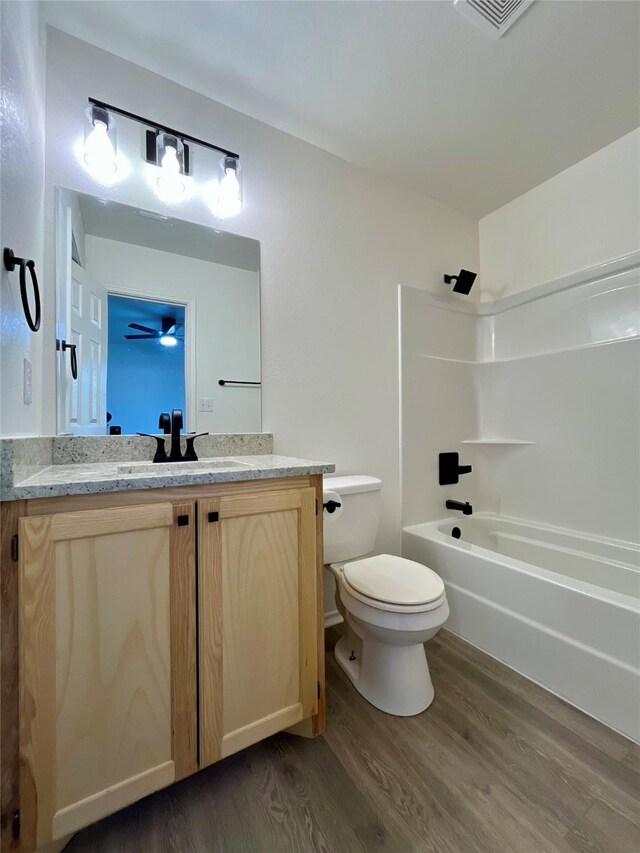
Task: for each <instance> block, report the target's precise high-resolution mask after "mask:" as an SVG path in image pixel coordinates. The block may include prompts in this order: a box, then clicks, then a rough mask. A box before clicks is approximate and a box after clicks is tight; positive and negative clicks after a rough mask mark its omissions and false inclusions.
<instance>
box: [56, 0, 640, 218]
mask: <svg viewBox="0 0 640 853" xmlns="http://www.w3.org/2000/svg"><path fill="white" fill-rule="evenodd" d="M42 11H43V15H44V17H45V20H46V21H47V22H48V23H50V24H52V25H53V26H56V27H58V28H60V29H62V30H65V31H66V32H68V33H70V34H71V35H74V36H77V37H78V38H81V39H84V40H85V41H88V42H90V43H92V44H95V45H97V46H99V47H102V48H104V49H105V50H108V51H111V52H112V53H115V54H117V55H119V56H121V57H123V58H125V59H128V60H131V61H132V62H136V63H138V64H139V65H142V66H144V67H146V68H148V69H150V70H152V71H155V72H157V73H158V74H162V75H164V76H165V77H169V78H171V79H172V80H175V81H176V82H178V83H181V84H183V85H185V86H188V87H189V88H191V89H194V90H196V91H198V92H201V93H202V94H204V95H207V96H208V97H210V98H212V99H214V100H216V101H219V102H221V103H223V104H226V105H228V106H230V107H233V108H234V109H237V110H240V111H241V112H243V113H246V114H247V115H250V116H253V117H254V118H256V119H259V120H261V121H263V122H266V123H268V124H270V125H272V126H274V127H277V128H279V129H280V130H283V131H286V132H288V133H290V134H293V135H294V136H297V137H299V138H301V139H304V140H306V141H308V142H311V143H313V144H315V145H317V146H319V147H321V148H324V149H326V150H327V151H331V152H332V153H334V154H337V155H338V156H340V157H343V158H345V159H346V160H349V161H351V162H353V163H357V164H359V165H362V166H364V167H366V168H369V169H372V170H374V171H376V172H377V173H383V174H385V175H388V176H392V177H393V178H394V179H396V180H397V181H398V182H399V183H400V184H401V185H407V186H410V187H413V188H415V189H418V190H420V191H423V192H425V193H427V194H428V195H431V196H433V197H434V198H437V199H439V200H441V201H443V202H445V203H447V204H450V205H453V206H454V207H457V208H458V209H460V210H463V211H466V212H467V213H469V214H471V215H473V216H482V215H484V214H486V213H488V212H490V211H491V210H494V209H495V208H497V207H499V206H501V205H502V204H505V203H506V202H507V201H510V200H511V199H513V198H515V197H516V196H518V195H520V194H522V193H523V192H525V191H527V190H529V189H531V188H532V187H534V186H536V185H537V184H539V183H541V182H542V181H544V180H546V179H547V178H550V177H551V176H553V175H555V174H557V173H558V172H560V171H562V170H563V169H566V168H567V167H568V166H570V165H572V164H573V163H576V162H577V161H578V160H581V159H583V158H584V157H586V156H588V155H589V154H591V153H593V152H594V151H596V150H598V149H599V148H601V147H603V146H604V145H606V144H608V143H609V142H612V141H613V140H615V139H617V138H619V137H620V136H622V135H624V134H625V133H627V132H629V131H630V130H632V129H633V128H635V127H637V126H638V125H639V124H640V3H638V2H625V1H624V0H622V2H620V0H582V2H566V0H538V2H536V3H533V4H532V5H531V7H530V8H529V9H528V10H527V11H526V12H525V13H524V15H523V16H522V17H521V18H520V19H519V20H518V21H517V22H516V23H515V25H514V26H513V28H512V29H510V30H509V32H508V33H507V34H506V35H505V36H504V37H503V38H501V39H499V40H497V41H494V40H492V39H490V38H487V37H486V36H484V35H483V34H482V33H481V32H479V31H478V30H476V29H475V28H474V27H473V26H472V25H471V24H470V23H469V22H468V21H466V20H465V19H464V18H463V17H462V16H461V15H460V14H458V13H457V12H456V11H455V10H454V7H453V0H428V2H403V0H394V2H367V0H365V1H364V2H339V0H338V2H187V1H186V0H185V2H172V0H166V2H137V0H125V2H120V0H104V2H99V3H96V2H84V0H75V2H66V0H65V2H58V0H48V2H45V3H43V4H42Z"/></svg>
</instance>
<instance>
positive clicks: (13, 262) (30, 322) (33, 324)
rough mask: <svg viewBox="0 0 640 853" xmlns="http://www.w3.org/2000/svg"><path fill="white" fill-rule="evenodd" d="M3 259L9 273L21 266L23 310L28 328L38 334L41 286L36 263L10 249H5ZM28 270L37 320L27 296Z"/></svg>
mask: <svg viewBox="0 0 640 853" xmlns="http://www.w3.org/2000/svg"><path fill="white" fill-rule="evenodd" d="M3 258H4V267H5V269H6V270H8V271H9V272H13V271H14V269H15V268H16V266H17V265H18V264H19V265H20V299H21V300H22V310H23V311H24V317H25V320H26V321H27V326H29V328H30V329H31V331H32V332H37V331H38V329H39V328H40V286H39V285H38V276H37V275H36V264H35V261H32V260H30V259H29V258H17V257H16V256H15V255H14V253H13V249H8V248H5V250H4V253H3ZM27 269H28V270H29V275H30V276H31V286H32V288H33V301H34V303H35V314H36V316H35V318H34V317H33V315H32V314H31V306H30V305H29V296H28V294H27Z"/></svg>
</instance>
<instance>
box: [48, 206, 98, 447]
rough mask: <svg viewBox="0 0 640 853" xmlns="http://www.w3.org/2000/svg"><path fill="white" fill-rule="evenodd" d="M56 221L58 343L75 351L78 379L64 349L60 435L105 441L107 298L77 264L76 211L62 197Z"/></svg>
mask: <svg viewBox="0 0 640 853" xmlns="http://www.w3.org/2000/svg"><path fill="white" fill-rule="evenodd" d="M57 201H58V207H57V215H56V337H57V339H58V341H59V342H62V341H65V342H66V343H67V344H72V345H75V347H76V349H75V353H76V358H77V364H78V376H77V379H74V378H73V376H72V370H71V354H72V351H71V350H69V349H62V348H61V347H59V348H58V352H57V357H58V369H57V382H58V387H57V396H58V433H75V434H78V435H96V434H97V435H103V434H105V433H106V430H107V413H106V403H107V292H106V290H105V288H104V287H103V286H102V285H101V284H99V283H98V282H97V281H95V280H92V279H91V278H90V277H89V276H88V275H87V273H86V272H85V270H84V269H83V268H82V267H81V266H79V265H78V264H77V263H75V262H74V261H73V260H72V259H71V246H72V240H73V211H72V208H71V204H70V202H69V199H68V198H67V195H66V193H64V192H59V194H58V199H57Z"/></svg>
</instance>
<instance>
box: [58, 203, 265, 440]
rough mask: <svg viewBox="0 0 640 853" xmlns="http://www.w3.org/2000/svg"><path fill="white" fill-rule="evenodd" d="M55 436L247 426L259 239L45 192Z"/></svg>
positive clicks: (254, 427)
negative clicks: (51, 252) (179, 413)
mask: <svg viewBox="0 0 640 853" xmlns="http://www.w3.org/2000/svg"><path fill="white" fill-rule="evenodd" d="M55 255H56V338H57V353H56V358H57V392H58V434H69V433H71V434H74V435H109V434H115V435H117V434H123V435H126V434H135V433H137V432H147V433H158V432H159V431H161V430H159V429H158V418H159V415H160V413H161V412H171V410H172V409H182V410H183V413H184V423H185V429H184V431H185V432H212V433H214V432H218V433H219V432H259V431H260V429H261V388H260V244H259V243H258V241H257V240H250V239H247V238H246V237H238V236H236V235H235V234H228V233H226V232H224V231H219V230H216V229H213V228H207V227H205V226H203V225H196V224H194V223H191V222H184V221H183V220H181V219H173V218H170V217H167V216H162V215H160V214H158V213H153V212H151V211H147V210H140V209H138V208H135V207H128V206H127V205H123V204H118V203H117V202H113V201H105V200H102V199H99V198H94V197H93V196H89V195H84V194H82V193H76V192H72V191H71V190H66V189H61V188H58V189H57V190H56V233H55Z"/></svg>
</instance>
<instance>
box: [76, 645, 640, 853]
mask: <svg viewBox="0 0 640 853" xmlns="http://www.w3.org/2000/svg"><path fill="white" fill-rule="evenodd" d="M328 635H329V636H328V643H329V645H330V646H332V644H333V643H334V642H335V639H336V637H337V634H336V631H335V630H332V631H330V632H328ZM427 652H428V656H429V662H430V666H431V672H432V676H433V681H434V684H435V688H436V698H435V701H434V703H433V705H432V706H431V708H430V709H429V710H428V711H426V712H425V713H424V714H421V715H420V716H418V717H412V718H405V719H399V718H397V717H390V716H387V715H386V714H383V713H381V712H380V711H377V710H376V709H375V708H373V707H372V706H371V705H369V704H368V703H367V702H366V701H365V700H364V699H362V697H361V696H360V695H359V694H358V693H357V692H356V691H355V689H354V688H353V687H352V686H351V684H350V683H349V682H348V680H347V678H346V676H345V675H344V674H343V673H342V671H341V670H340V669H339V668H338V666H337V665H336V663H335V660H334V658H333V655H332V654H328V655H327V695H328V707H329V714H328V726H327V731H326V733H325V735H324V736H323V737H321V738H319V739H317V740H315V741H307V740H303V739H299V738H295V737H293V736H290V735H285V734H282V735H276V736H275V737H273V738H270V739H268V740H267V741H265V742H264V743H261V744H258V745H256V746H254V747H251V748H250V749H247V750H245V751H244V752H241V753H239V754H237V755H234V756H231V757H230V758H227V759H225V760H224V761H222V762H220V763H219V764H217V765H215V766H213V767H210V768H208V769H207V770H203V771H202V772H201V773H199V774H197V775H196V776H194V777H192V778H190V779H187V780H184V781H183V782H180V783H178V784H177V785H174V786H173V787H171V788H168V789H166V790H165V791H161V792H160V793H158V794H155V795H153V796H151V797H148V798H147V799H146V800H143V801H142V802H140V803H138V804H136V805H134V806H131V807H130V808H128V809H126V810H124V811H122V812H120V813H119V814H117V815H114V816H112V817H110V818H107V819H105V820H103V821H102V822H101V823H99V824H96V825H95V826H93V827H90V828H88V829H86V830H84V831H83V832H81V833H79V834H78V835H76V836H75V838H74V839H73V840H72V841H71V843H70V844H69V845H68V846H67V848H66V851H67V853H84V852H85V851H91V853H116V851H118V853H128V851H131V852H132V853H133V851H136V853H137V851H145V853H151V851H158V853H160V851H181V853H182V851H184V853H190V852H191V851H194V853H195V851H197V853H201V851H207V853H209V851H212V853H213V851H220V853H276V851H324V853H351V851H367V853H369V851H389V852H390V853H410V851H421V853H422V851H434V853H447V851H448V852H449V853H471V851H491V853H538V851H545V853H546V851H562V853H575V851H603V853H639V851H640V814H639V803H638V795H639V793H640V750H639V749H638V748H637V747H636V746H634V745H633V744H632V743H631V742H630V741H628V740H626V739H625V738H623V737H621V736H620V735H618V734H616V733H615V732H612V731H611V730H609V729H607V728H606V727H605V726H603V725H601V724H600V723H597V722H595V721H594V720H592V719H591V718H589V717H587V716H585V715H584V714H582V713H581V712H579V711H576V710H575V709H574V708H572V707H570V706H569V705H567V704H565V703H564V702H562V701H561V700H559V699H557V698H556V697H554V696H552V695H551V694H550V693H547V692H546V691H545V690H543V689H542V688H540V687H537V686H536V685H535V684H532V683H531V682H529V681H527V680H526V679H524V678H522V677H521V676H519V675H517V674H516V673H514V672H513V671H512V670H510V669H508V668H507V667H505V666H503V665H502V664H499V663H497V662H496V661H494V660H493V659H492V658H490V657H488V656H487V655H485V654H483V653H482V652H479V651H478V650H476V649H474V648H473V647H471V646H469V645H468V644H466V643H464V642H463V641H462V640H460V639H459V638H457V637H455V636H453V635H452V634H449V633H448V632H446V631H441V632H440V634H438V636H437V637H436V638H435V639H433V640H432V641H431V642H430V643H429V644H428V646H427Z"/></svg>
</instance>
